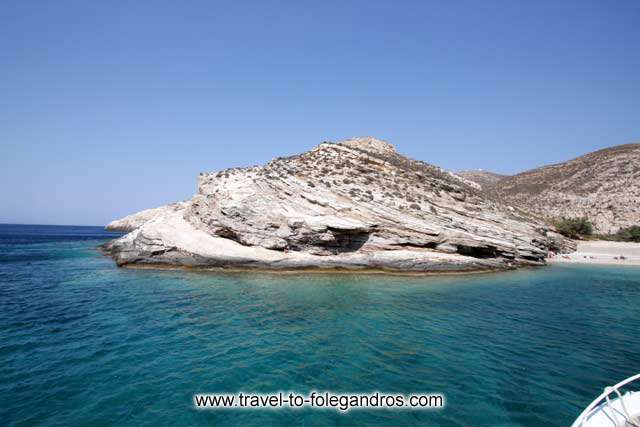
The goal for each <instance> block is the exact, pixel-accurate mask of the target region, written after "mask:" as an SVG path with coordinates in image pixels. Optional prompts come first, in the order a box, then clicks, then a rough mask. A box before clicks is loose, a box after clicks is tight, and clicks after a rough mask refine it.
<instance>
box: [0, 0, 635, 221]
mask: <svg viewBox="0 0 640 427" xmlns="http://www.w3.org/2000/svg"><path fill="white" fill-rule="evenodd" d="M359 135H371V136H376V137H378V138H381V139H386V140H388V141H390V142H392V143H393V144H395V145H396V147H397V148H398V150H399V151H400V152H402V153H404V154H406V155H409V156H410V157H413V158H417V159H420V160H424V161H426V162H428V163H432V164H437V165H440V166H443V167H445V168H448V169H452V170H460V169H476V168H483V169H487V170H492V171H496V172H502V173H514V172H518V171H522V170H525V169H529V168H532V167H536V166H540V165H542V164H546V163H553V162H558V161H562V160H566V159H569V158H572V157H575V156H577V155H580V154H583V153H586V152H589V151H592V150H594V149H598V148H603V147H606V146H611V145H617V144H623V143H628V142H634V141H639V140H640V1H638V0H630V1H623V0H616V1H606V0H602V1H588V0H580V1H561V0H560V1H551V0H549V1H511V0H505V1H475V0H474V1H450V0H443V1H438V2H433V1H415V2H412V1H376V0H373V1H372V0H369V1H350V0H341V1H326V0H323V1H313V2H312V1H291V2H275V1H256V2H250V1H228V2H226V1H225V2H217V1H213V0H207V1H166V2H165V1H137V2H136V1H127V2H124V1H122V2H119V1H84V0H82V1H74V2H71V1H49V2H35V1H24V0H17V1H12V0H6V1H2V2H0V144H1V146H0V147H1V154H0V200H1V201H0V222H10V223H44V224H95V225H102V224H105V223H106V222H108V221H110V220H111V219H114V218H116V217H119V216H122V215H125V214H128V213H132V212H135V211H137V210H141V209H145V208H149V207H155V206H158V205H161V204H165V203H168V202H172V201H176V200H182V199H186V198H188V197H190V196H191V195H192V194H193V193H194V192H195V185H196V176H197V174H198V173H199V172H201V171H211V170H217V169H222V168H226V167H231V166H244V165H251V164H259V163H263V162H265V161H268V160H270V159H271V158H274V157H277V156H282V155H289V154H294V153H298V152H302V151H306V150H308V149H310V148H312V147H313V146H315V145H317V144H318V143H320V142H322V141H323V140H332V141H335V140H339V139H344V138H347V137H352V136H359Z"/></svg>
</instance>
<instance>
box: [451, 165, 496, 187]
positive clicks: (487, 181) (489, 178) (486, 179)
mask: <svg viewBox="0 0 640 427" xmlns="http://www.w3.org/2000/svg"><path fill="white" fill-rule="evenodd" d="M456 175H458V176H461V177H462V178H464V179H466V180H469V181H471V182H475V183H476V184H479V185H480V186H481V187H482V188H483V189H484V188H490V187H492V186H493V185H494V184H495V183H496V182H498V181H500V180H501V179H502V178H505V177H506V175H500V174H498V173H493V172H489V171H486V170H482V169H477V170H467V171H461V172H456Z"/></svg>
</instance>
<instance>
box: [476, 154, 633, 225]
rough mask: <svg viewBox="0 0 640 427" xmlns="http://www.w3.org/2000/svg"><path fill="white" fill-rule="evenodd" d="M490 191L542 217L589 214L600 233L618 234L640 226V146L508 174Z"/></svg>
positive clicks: (490, 188) (501, 198)
mask: <svg viewBox="0 0 640 427" xmlns="http://www.w3.org/2000/svg"><path fill="white" fill-rule="evenodd" d="M467 178H468V179H471V180H474V179H473V177H469V176H467ZM477 182H478V183H482V182H481V181H480V180H478V181H477ZM486 190H487V191H490V192H491V193H492V194H493V195H494V196H495V197H497V198H499V199H500V200H503V201H504V202H505V203H508V204H513V205H517V206H519V207H521V208H523V209H525V210H528V211H530V212H532V213H535V214H537V215H540V216H543V217H546V218H549V219H554V218H563V217H565V218H576V217H587V218H588V219H589V220H590V221H591V222H592V223H593V224H594V227H595V230H596V231H597V232H599V233H603V234H608V233H615V232H617V231H618V230H619V229H620V228H624V227H628V226H631V225H638V224H640V144H626V145H619V146H615V147H611V148H606V149H604V150H599V151H595V152H593V153H589V154H586V155H584V156H580V157H578V158H576V159H573V160H569V161H567V162H564V163H558V164H554V165H550V166H544V167H541V168H537V169H533V170H530V171H527V172H523V173H520V174H517V175H514V176H507V177H503V178H500V179H498V180H497V181H495V182H494V183H492V184H490V185H489V186H486Z"/></svg>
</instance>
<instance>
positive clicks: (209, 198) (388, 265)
mask: <svg viewBox="0 0 640 427" xmlns="http://www.w3.org/2000/svg"><path fill="white" fill-rule="evenodd" d="M149 212H150V211H143V213H141V214H140V215H143V216H144V218H142V219H141V220H137V219H136V215H133V216H130V217H128V218H127V221H123V222H120V223H118V222H114V223H112V224H111V225H110V228H111V229H118V228H119V226H118V224H120V226H122V227H125V229H126V230H127V231H129V230H130V229H131V227H132V224H133V225H134V226H136V227H138V228H136V229H135V230H134V231H133V232H131V233H129V234H128V235H126V236H124V237H122V238H121V239H118V240H116V241H114V242H113V243H111V244H110V245H108V247H107V249H108V250H109V251H110V252H111V253H112V255H113V256H114V258H115V259H116V261H117V262H118V264H120V265H132V264H135V265H140V264H143V265H144V264H152V265H162V264H169V265H187V266H196V267H242V268H270V269H297V268H347V269H354V268H356V269H378V270H394V271H403V272H405V271H418V272H425V271H469V270H489V269H503V268H511V267H514V266H518V265H530V264H539V263H542V262H544V258H545V257H546V255H547V251H548V250H549V249H554V250H562V249H571V247H572V244H571V242H569V241H567V240H565V239H562V238H561V237H560V236H558V235H557V234H556V233H553V232H552V231H550V230H549V229H548V227H547V226H545V225H544V224H542V223H538V222H531V220H529V219H527V218H526V217H523V216H520V215H518V214H517V212H516V211H514V210H513V209H509V208H508V207H506V206H503V205H501V204H500V203H496V202H495V201H494V200H492V199H491V198H489V197H487V196H486V195H485V194H484V193H483V192H482V191H481V190H480V189H479V186H478V185H476V184H473V183H471V182H469V181H466V180H464V179H463V178H460V177H458V176H456V175H454V174H451V173H449V172H446V171H444V170H443V169H441V168H439V167H436V166H432V165H428V164H426V163H423V162H420V161H416V160H412V159H409V158H407V157H404V156H402V155H400V154H398V153H397V152H396V150H395V148H394V147H393V146H392V145H391V144H388V143H386V142H383V141H380V140H376V139H374V138H356V139H351V140H347V141H343V142H340V143H322V144H320V145H319V146H318V147H316V148H314V149H312V150H311V151H308V152H306V153H303V154H300V155H297V156H292V157H286V158H277V159H275V160H273V161H271V162H269V163H268V164H266V165H265V166H254V167H249V168H233V169H227V170H224V171H220V172H213V173H203V174H200V177H199V180H198V193H197V194H196V195H195V196H194V197H193V198H192V199H191V200H188V201H186V202H184V203H181V204H178V205H175V204H174V205H170V206H168V207H166V208H159V209H157V210H155V211H151V212H152V215H150V214H149ZM149 216H151V217H149Z"/></svg>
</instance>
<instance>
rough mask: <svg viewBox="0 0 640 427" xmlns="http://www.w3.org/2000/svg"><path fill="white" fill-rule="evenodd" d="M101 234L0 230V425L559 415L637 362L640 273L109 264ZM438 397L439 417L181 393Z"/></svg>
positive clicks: (312, 422)
mask: <svg viewBox="0 0 640 427" xmlns="http://www.w3.org/2000/svg"><path fill="white" fill-rule="evenodd" d="M108 237H109V236H108V235H107V234H106V233H104V232H102V231H101V230H100V229H99V228H85V227H83V228H77V227H26V226H6V225H0V368H1V375H0V425H25V426H26V425H47V426H66V425H87V426H97V425H111V424H115V425H131V426H137V425H177V426H180V425H216V426H218V425H222V426H224V425H241V426H252V425H259V426H265V425H283V426H288V425H306V426H325V425H327V426H329V425H341V426H342V425H345V426H346V425H383V424H384V425H442V426H463V425H465V426H468V425H474V426H475V425H505V426H506V425H527V426H534V425H557V426H563V425H568V424H570V423H571V421H572V420H573V419H574V418H575V417H576V416H577V415H578V413H579V412H580V410H581V409H582V408H583V407H584V406H586V405H587V404H588V403H589V402H590V401H591V400H592V399H593V398H594V397H595V396H596V395H597V394H598V393H599V392H600V391H601V390H602V388H603V387H604V386H605V385H608V384H610V383H612V382H615V381H617V380H621V379H623V378H626V377H628V376H630V375H632V374H635V373H637V372H640V342H639V338H638V331H639V330H640V269H638V268H631V267H630V268H605V267H581V266H561V267H560V266H559V267H548V268H543V269H535V270H526V271H517V272H509V273H500V274H491V275H476V276H457V277H445V278H406V277H393V276H392V277H383V276H366V275H361V276H359V275H291V276H278V275H268V274H259V275H258V274H228V275H223V274H207V273H195V272H183V271H150V270H129V269H118V268H116V267H115V265H114V264H113V262H112V261H111V260H110V259H109V258H106V257H104V256H102V255H101V254H99V253H98V252H97V251H96V249H95V248H96V246H97V245H98V244H100V243H102V242H104V241H105V239H107V238H108ZM314 389H316V390H331V391H334V392H361V393H362V392H369V391H374V390H379V391H384V392H398V393H403V394H405V393H418V392H441V393H444V394H445V396H446V399H447V406H446V408H444V409H443V410H440V411H426V412H425V411H422V412H420V411H389V410H378V411H351V412H348V413H346V414H341V413H337V412H333V411H329V410H324V411H313V410H310V409H304V410H297V411H296V410H279V411H274V410H263V411H256V410H254V411H231V410H227V411H198V410H195V409H194V408H193V406H192V395H193V394H194V393H199V392H207V393H222V392H229V393H234V392H237V391H239V390H243V391H246V392H263V393H267V392H274V391H279V390H293V391H297V392H300V393H306V392H308V391H310V390H314Z"/></svg>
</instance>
